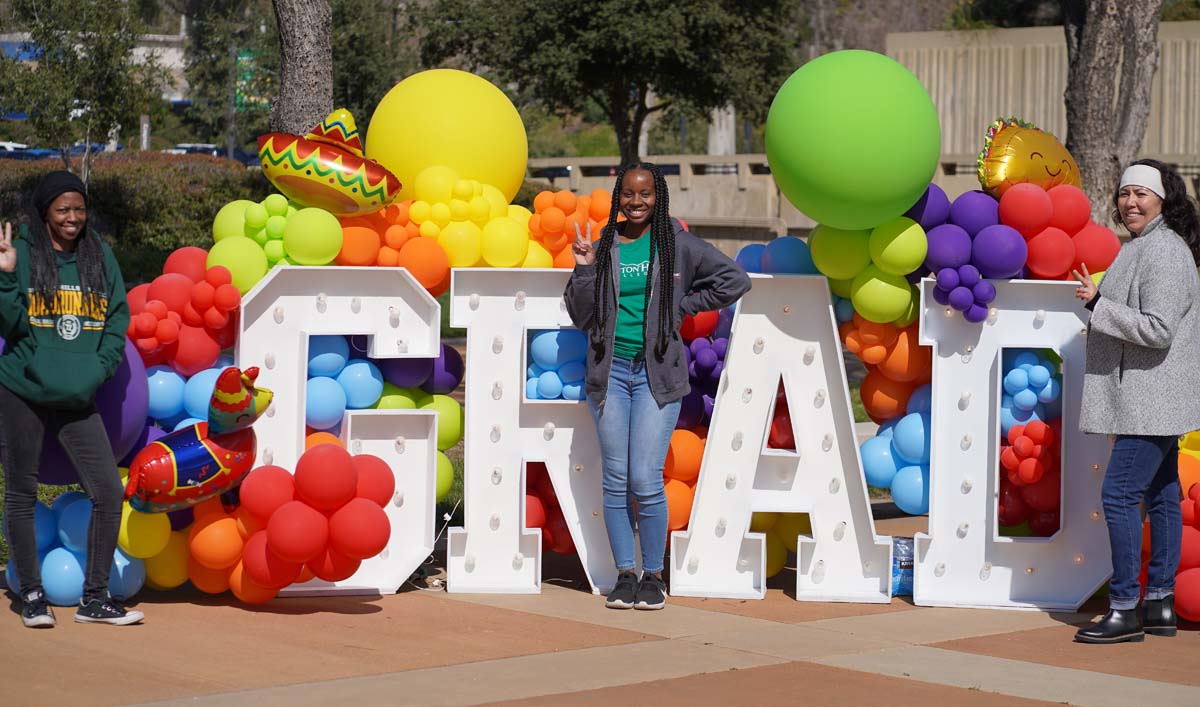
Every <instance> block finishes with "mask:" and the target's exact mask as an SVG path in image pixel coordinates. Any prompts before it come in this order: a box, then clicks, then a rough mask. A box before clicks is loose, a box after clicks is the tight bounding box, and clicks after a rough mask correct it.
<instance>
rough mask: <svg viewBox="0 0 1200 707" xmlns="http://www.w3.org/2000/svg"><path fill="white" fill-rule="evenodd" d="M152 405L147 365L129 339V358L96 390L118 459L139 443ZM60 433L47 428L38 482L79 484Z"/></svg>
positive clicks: (101, 417) (107, 431)
mask: <svg viewBox="0 0 1200 707" xmlns="http://www.w3.org/2000/svg"><path fill="white" fill-rule="evenodd" d="M149 407H150V386H149V384H148V383H147V380H146V367H145V365H144V364H143V363H142V357H141V356H139V355H138V352H137V349H136V348H135V347H134V345H133V342H132V341H130V340H129V339H126V340H125V358H124V359H123V360H122V361H121V365H120V366H118V367H117V372H116V373H114V374H113V377H112V378H109V379H108V380H107V381H105V382H104V385H102V386H100V389H99V390H97V391H96V410H97V412H99V413H100V419H101V420H103V421H104V431H105V432H106V433H108V443H109V445H110V446H111V447H112V451H113V458H114V459H120V458H122V457H124V456H125V455H126V454H128V453H129V450H130V449H132V448H133V445H134V444H136V443H137V441H138V437H139V436H140V435H141V433H142V431H143V430H144V429H145V427H146V413H147V411H148V410H149ZM56 432H57V430H50V429H47V430H46V436H45V438H44V440H43V442H42V461H41V465H40V466H39V467H38V481H39V482H41V483H43V484H58V485H62V484H74V483H78V479H79V477H78V475H77V474H76V473H75V467H74V466H73V465H72V464H71V461H70V459H68V458H67V453H66V452H64V451H63V448H62V446H61V445H60V444H59V443H58V437H57V434H56Z"/></svg>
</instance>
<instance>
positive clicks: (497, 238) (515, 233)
mask: <svg viewBox="0 0 1200 707" xmlns="http://www.w3.org/2000/svg"><path fill="white" fill-rule="evenodd" d="M505 208H507V206H506V207H505ZM527 255H529V229H527V228H525V227H524V226H522V225H521V224H519V223H517V222H516V221H514V220H512V219H510V218H509V217H507V216H500V217H498V218H494V219H492V220H491V221H488V223H487V225H486V226H484V227H483V260H484V262H486V263H487V264H488V265H491V266H492V267H493V268H515V267H517V266H518V265H520V264H521V263H522V262H524V261H525V256H527Z"/></svg>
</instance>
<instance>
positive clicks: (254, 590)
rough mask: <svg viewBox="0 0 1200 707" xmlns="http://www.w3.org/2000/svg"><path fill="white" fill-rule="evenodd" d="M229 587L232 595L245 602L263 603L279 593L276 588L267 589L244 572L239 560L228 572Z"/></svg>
mask: <svg viewBox="0 0 1200 707" xmlns="http://www.w3.org/2000/svg"><path fill="white" fill-rule="evenodd" d="M229 589H230V590H231V591H233V595H234V596H235V597H237V598H238V599H239V600H241V601H242V602H243V603H246V604H265V603H267V602H269V601H271V600H272V599H274V598H275V596H276V595H277V594H279V590H278V589H267V588H266V587H264V586H262V585H261V584H259V583H258V582H255V581H254V580H253V579H250V576H249V575H247V574H246V571H245V569H243V568H242V563H241V561H240V560H239V561H238V563H237V564H236V565H234V567H233V570H232V571H231V572H230V573H229Z"/></svg>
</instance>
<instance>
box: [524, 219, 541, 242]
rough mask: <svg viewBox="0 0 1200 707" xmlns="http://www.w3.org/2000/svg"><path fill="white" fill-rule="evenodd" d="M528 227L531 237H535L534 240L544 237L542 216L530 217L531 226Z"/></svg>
mask: <svg viewBox="0 0 1200 707" xmlns="http://www.w3.org/2000/svg"><path fill="white" fill-rule="evenodd" d="M527 227H528V228H529V235H531V236H533V237H534V238H541V237H542V215H541V214H534V215H532V216H530V217H529V225H528V226H527Z"/></svg>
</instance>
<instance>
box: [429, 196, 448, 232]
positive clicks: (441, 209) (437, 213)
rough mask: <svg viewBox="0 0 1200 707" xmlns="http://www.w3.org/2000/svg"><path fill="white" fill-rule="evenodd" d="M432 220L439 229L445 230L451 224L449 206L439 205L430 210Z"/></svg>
mask: <svg viewBox="0 0 1200 707" xmlns="http://www.w3.org/2000/svg"><path fill="white" fill-rule="evenodd" d="M430 219H432V220H433V222H434V223H436V224H437V225H438V226H439V227H441V228H445V227H446V224H448V223H450V207H449V205H447V204H443V203H440V202H439V203H437V204H434V205H433V208H432V209H431V210H430Z"/></svg>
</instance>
